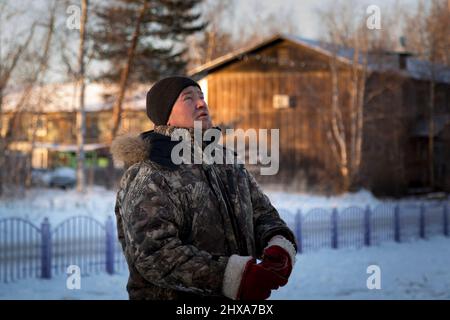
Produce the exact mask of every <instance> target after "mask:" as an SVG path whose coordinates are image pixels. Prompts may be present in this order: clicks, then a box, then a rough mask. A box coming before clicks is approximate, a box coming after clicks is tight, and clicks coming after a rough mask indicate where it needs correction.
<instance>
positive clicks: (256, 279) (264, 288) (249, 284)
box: [237, 259, 287, 300]
mask: <svg viewBox="0 0 450 320" xmlns="http://www.w3.org/2000/svg"><path fill="white" fill-rule="evenodd" d="M286 283H287V279H286V278H284V277H282V276H280V275H279V274H277V273H276V272H273V271H271V270H269V269H267V268H265V267H264V266H263V264H261V263H259V264H257V263H256V260H255V259H252V260H250V261H248V262H247V264H246V266H245V269H244V272H243V274H242V280H241V283H240V286H239V291H238V294H237V299H238V300H265V299H267V298H269V297H270V293H271V291H272V290H276V289H278V288H279V287H280V286H283V285H285V284H286Z"/></svg>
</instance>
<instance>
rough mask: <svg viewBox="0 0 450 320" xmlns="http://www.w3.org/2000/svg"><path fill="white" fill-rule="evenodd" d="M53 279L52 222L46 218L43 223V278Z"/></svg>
mask: <svg viewBox="0 0 450 320" xmlns="http://www.w3.org/2000/svg"><path fill="white" fill-rule="evenodd" d="M51 277H52V234H51V231H50V222H49V221H48V218H44V221H43V222H42V223H41V278H43V279H51Z"/></svg>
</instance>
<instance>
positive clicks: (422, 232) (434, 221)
mask: <svg viewBox="0 0 450 320" xmlns="http://www.w3.org/2000/svg"><path fill="white" fill-rule="evenodd" d="M448 215H449V205H448V203H429V204H423V203H422V204H413V205H380V206H378V207H376V208H374V209H371V208H370V207H368V206H367V207H366V208H360V207H349V208H345V209H341V210H338V209H336V208H334V209H331V210H329V209H312V210H310V211H309V212H307V213H306V214H302V212H301V211H300V210H299V211H297V213H296V216H295V222H294V224H295V225H293V226H292V225H291V227H292V229H293V230H295V234H296V237H297V241H298V243H297V245H298V251H299V252H300V253H303V252H310V251H314V250H317V249H319V248H333V249H337V248H346V247H356V248H358V247H363V246H371V245H378V244H380V243H382V242H386V241H396V242H406V241H411V240H414V239H427V238H429V237H432V236H435V235H444V236H446V237H448V236H449V218H448Z"/></svg>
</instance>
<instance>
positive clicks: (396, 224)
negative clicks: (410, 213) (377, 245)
mask: <svg viewBox="0 0 450 320" xmlns="http://www.w3.org/2000/svg"><path fill="white" fill-rule="evenodd" d="M394 239H395V242H400V241H401V239H400V207H399V205H398V204H397V205H396V206H395V208H394Z"/></svg>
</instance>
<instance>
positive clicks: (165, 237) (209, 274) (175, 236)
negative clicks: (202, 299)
mask: <svg viewBox="0 0 450 320" xmlns="http://www.w3.org/2000/svg"><path fill="white" fill-rule="evenodd" d="M145 176H146V177H145ZM143 177H145V178H143ZM136 180H140V181H136ZM136 180H135V181H133V183H131V185H132V186H133V187H130V188H129V189H128V190H127V192H126V193H127V195H126V196H125V198H126V200H125V201H123V203H122V207H121V209H120V210H119V211H121V212H120V215H121V217H122V223H123V229H124V237H125V241H126V245H127V247H129V248H127V254H128V255H130V256H131V257H130V258H131V259H130V260H131V261H133V262H134V266H135V268H136V269H137V271H138V272H139V273H140V274H141V275H142V277H143V278H144V279H146V280H147V281H149V282H150V283H152V284H154V285H156V286H159V287H163V288H168V289H173V290H178V291H185V292H191V293H196V294H200V295H221V294H222V285H223V278H224V272H225V268H226V265H227V262H228V257H219V258H218V259H216V258H214V257H212V256H211V254H209V253H208V252H206V251H202V250H200V249H198V248H197V247H195V246H193V245H186V244H183V243H182V241H181V240H180V238H179V233H180V228H181V226H182V224H183V212H182V208H181V207H182V203H181V202H180V200H179V199H177V196H176V195H175V194H174V193H173V192H171V191H170V190H168V186H167V184H166V183H165V180H164V179H163V177H162V176H161V175H160V174H158V173H157V172H152V173H151V174H150V177H148V175H145V174H144V175H141V176H140V178H136Z"/></svg>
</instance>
